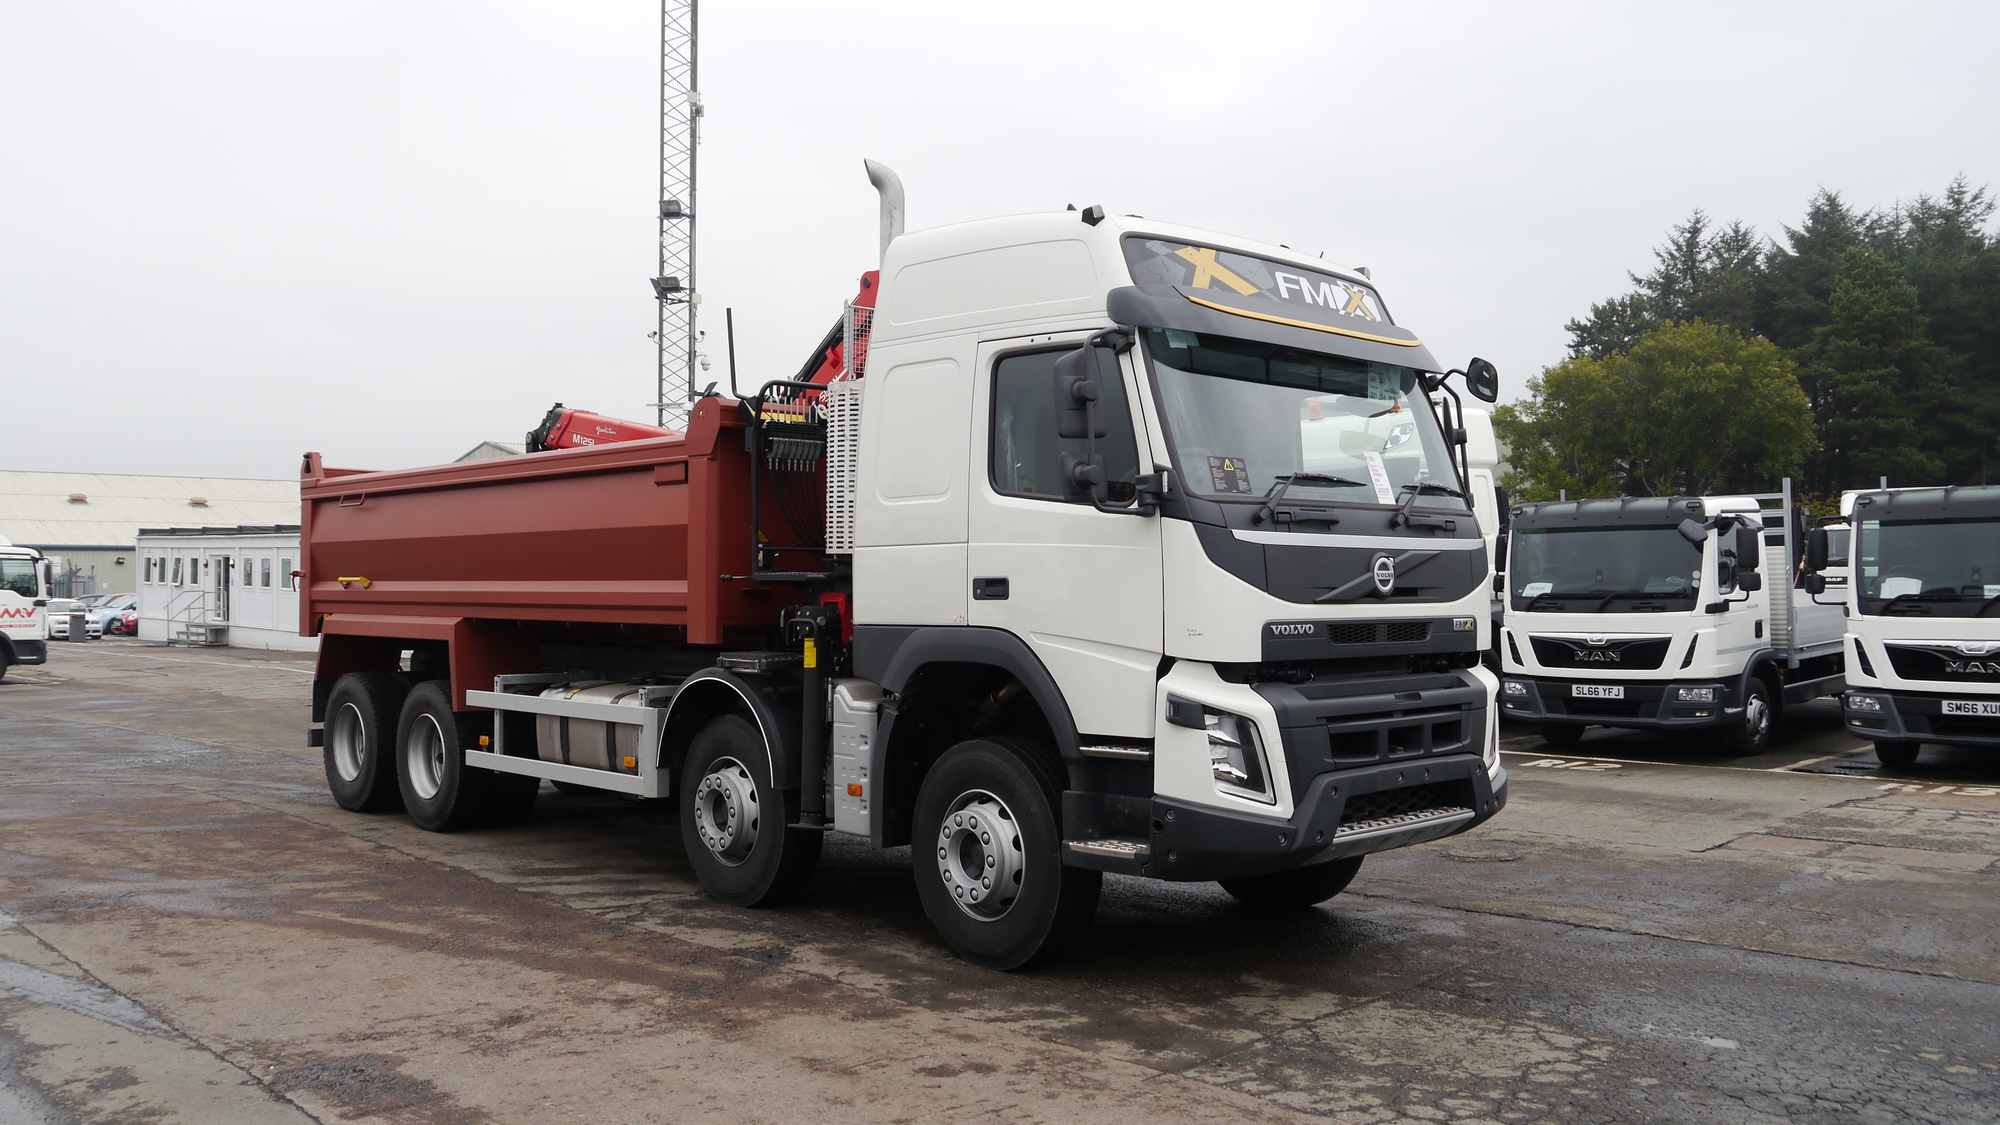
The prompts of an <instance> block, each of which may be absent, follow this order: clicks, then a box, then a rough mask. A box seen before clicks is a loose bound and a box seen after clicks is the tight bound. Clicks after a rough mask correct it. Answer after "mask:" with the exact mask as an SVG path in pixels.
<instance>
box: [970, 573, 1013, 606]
mask: <svg viewBox="0 0 2000 1125" xmlns="http://www.w3.org/2000/svg"><path fill="white" fill-rule="evenodd" d="M972 600H973V601H975V602H1004V601H1006V600H1007V579H1006V578H1004V577H1001V578H975V579H973V580H972Z"/></svg>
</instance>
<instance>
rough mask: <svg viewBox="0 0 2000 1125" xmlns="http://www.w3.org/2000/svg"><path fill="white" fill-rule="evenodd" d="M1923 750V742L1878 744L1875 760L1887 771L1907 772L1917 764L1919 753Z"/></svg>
mask: <svg viewBox="0 0 2000 1125" xmlns="http://www.w3.org/2000/svg"><path fill="white" fill-rule="evenodd" d="M1922 749H1923V743H1921V742H1878V743H1876V744H1875V760H1876V761H1878V762H1881V763H1882V768H1883V769H1885V770H1906V769H1909V768H1910V767H1911V766H1914V765H1916V764H1917V753H1918V751H1920V750H1922Z"/></svg>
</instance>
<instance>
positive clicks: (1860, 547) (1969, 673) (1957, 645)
mask: <svg viewBox="0 0 2000 1125" xmlns="http://www.w3.org/2000/svg"><path fill="white" fill-rule="evenodd" d="M1842 510H1843V513H1844V514H1845V515H1846V516H1847V518H1848V527H1849V528H1851V531H1850V532H1849V535H1848V542H1847V543H1846V544H1842V543H1840V542H1839V541H1838V540H1837V539H1836V538H1835V537H1834V536H1833V535H1832V534H1830V533H1829V534H1827V535H1824V536H1822V535H1820V534H1818V533H1815V535H1814V537H1813V539H1812V541H1811V544H1810V547H1809V550H1808V552H1807V559H1806V564H1807V567H1808V568H1809V575H1810V577H1812V578H1817V579H1818V581H1816V582H1813V583H1812V585H1813V586H1814V587H1815V588H1817V589H1819V590H1820V591H1821V596H1822V597H1824V598H1826V599H1827V600H1831V601H1835V602H1837V603H1838V604H1841V605H1843V606H1844V607H1845V609H1846V611H1847V621H1846V624H1847V629H1846V638H1845V642H1846V646H1847V661H1848V668H1849V672H1848V690H1847V692H1846V693H1845V694H1844V695H1843V696H1842V697H1841V705H1842V709H1843V715H1844V720H1845V722H1846V725H1847V729H1848V731H1849V732H1850V733H1853V734H1855V735H1858V736H1860V737H1862V738H1866V739H1869V740H1871V741H1873V742H1874V743H1875V756H1876V757H1877V758H1879V759H1880V760H1881V762H1882V764H1883V765H1885V766H1889V767H1892V768H1906V767H1908V766H1910V765H1912V764H1913V763H1915V761H1916V759H1917V753H1918V750H1919V749H1920V748H1921V747H1922V746H1923V744H1924V743H1926V742H1933V743H1949V744H1953V745H1960V746H1976V747H1988V748H1993V747H2000V486H1982V487H1977V488H1956V487H1952V488H1905V489H1893V490H1891V489H1883V490H1874V491H1865V492H1854V493H1849V494H1847V495H1846V496H1844V497H1843V498H1842ZM1842 546H1845V547H1846V550H1845V551H1842V550H1841V547H1842ZM1843 554H1844V555H1845V556H1846V557H1845V558H1843V557H1842V555H1843Z"/></svg>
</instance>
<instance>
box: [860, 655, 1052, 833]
mask: <svg viewBox="0 0 2000 1125" xmlns="http://www.w3.org/2000/svg"><path fill="white" fill-rule="evenodd" d="M854 671H855V674H856V675H857V676H861V677H862V678H864V679H869V680H873V681H874V682H876V683H879V684H881V685H882V686H883V687H884V688H887V689H888V690H889V691H890V692H892V693H894V695H895V699H894V700H893V701H892V702H891V703H890V704H889V705H888V706H886V707H885V708H884V709H883V717H882V722H881V724H880V725H879V726H878V727H877V729H876V737H875V742H874V745H873V746H872V747H871V748H870V763H869V776H870V777H871V778H872V779H873V780H874V783H875V796H874V801H873V806H874V811H875V816H874V817H873V823H872V824H871V833H870V834H871V836H872V838H873V839H872V842H873V843H874V844H875V846H877V847H895V846H897V845H900V844H905V843H908V842H909V839H910V822H911V817H912V815H913V814H914V812H915V809H916V798H917V789H918V787H919V786H921V785H922V783H923V778H924V774H925V772H926V771H928V770H929V768H930V766H931V765H932V763H934V762H936V761H937V759H938V758H939V757H940V756H942V755H943V753H944V752H945V751H946V750H948V749H950V748H951V747H952V746H953V745H956V744H957V743H958V742H960V741H963V740H964V739H967V738H976V737H981V736H985V735H992V734H1011V735H1019V736H1025V737H1031V738H1040V739H1044V740H1046V741H1048V742H1049V743H1051V744H1052V745H1053V746H1054V747H1055V750H1056V754H1057V756H1058V758H1059V759H1060V760H1061V763H1062V765H1063V767H1064V771H1065V773H1067V774H1069V775H1070V777H1071V778H1074V777H1075V776H1076V774H1077V773H1078V772H1079V771H1080V770H1081V768H1082V762H1083V756H1082V754H1081V752H1080V751H1079V750H1078V749H1077V747H1078V745H1079V739H1078V736H1077V730H1076V722H1075V719H1074V718H1073V717H1072V716H1071V714H1070V709H1069V704H1068V702H1067V701H1066V700H1065V699H1064V698H1063V694H1062V689H1061V688H1059V687H1058V686H1057V685H1056V681H1055V677H1054V676H1052V675H1050V674H1049V670H1048V668H1047V667H1045V666H1044V665H1043V664H1042V662H1041V659H1040V658H1039V657H1037V656H1036V655H1035V654H1034V651H1033V650H1031V649H1030V648H1029V647H1028V646H1027V644H1026V643H1025V642H1023V641H1022V640H1021V639H1020V638H1019V637H1017V636H1015V635H1014V634H1012V633H1010V632H1007V631H1006V630H1004V629H991V628H985V627H980V626H962V625H961V626H938V627H911V628H904V627H885V626H857V627H856V628H855V633H854ZM1070 787H1071V788H1076V787H1077V786H1076V784H1075V783H1074V782H1072V783H1071V785H1070Z"/></svg>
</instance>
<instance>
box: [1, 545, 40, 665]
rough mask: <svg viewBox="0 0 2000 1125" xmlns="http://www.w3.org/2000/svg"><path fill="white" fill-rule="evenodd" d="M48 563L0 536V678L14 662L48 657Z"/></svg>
mask: <svg viewBox="0 0 2000 1125" xmlns="http://www.w3.org/2000/svg"><path fill="white" fill-rule="evenodd" d="M48 604H49V563H48V560H47V559H45V558H43V557H42V553H41V552H40V551H37V550H35V549H34V548H33V547H16V546H14V545H13V543H11V542H9V541H8V540H7V539H5V538H0V679H5V678H6V675H7V669H8V668H10V667H12V666H14V665H16V664H46V663H48V659H49V615H48Z"/></svg>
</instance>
